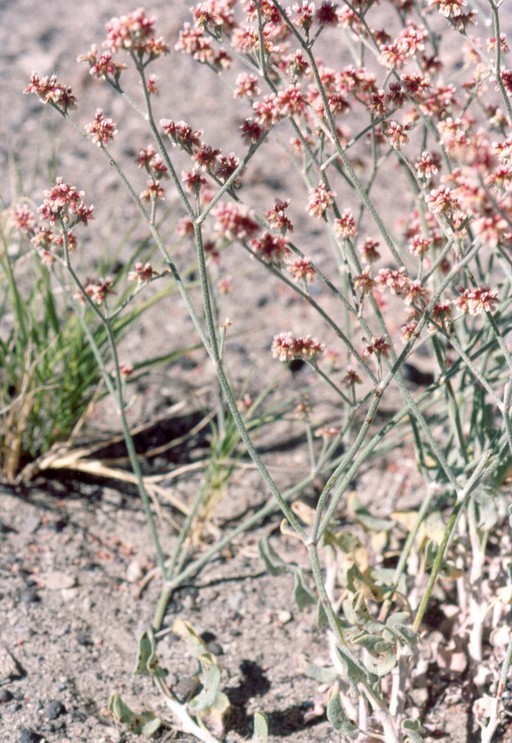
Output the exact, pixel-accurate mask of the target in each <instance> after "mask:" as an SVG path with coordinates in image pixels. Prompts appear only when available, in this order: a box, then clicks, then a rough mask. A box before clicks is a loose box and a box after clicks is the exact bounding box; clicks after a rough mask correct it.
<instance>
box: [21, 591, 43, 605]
mask: <svg viewBox="0 0 512 743" xmlns="http://www.w3.org/2000/svg"><path fill="white" fill-rule="evenodd" d="M20 599H21V601H23V603H24V604H37V603H38V602H39V601H41V598H40V597H39V594H38V593H37V591H36V590H35V589H34V588H27V589H26V590H25V591H22V592H21V593H20Z"/></svg>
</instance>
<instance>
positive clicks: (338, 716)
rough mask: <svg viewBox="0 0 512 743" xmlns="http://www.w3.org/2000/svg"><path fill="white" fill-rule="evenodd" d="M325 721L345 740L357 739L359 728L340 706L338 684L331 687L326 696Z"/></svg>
mask: <svg viewBox="0 0 512 743" xmlns="http://www.w3.org/2000/svg"><path fill="white" fill-rule="evenodd" d="M327 719H328V720H329V722H330V723H331V725H332V726H333V728H334V729H335V730H337V731H338V732H339V733H341V734H342V735H345V736H346V737H347V738H357V736H358V735H359V728H358V727H357V726H356V725H354V723H353V722H351V721H350V720H349V718H348V717H347V715H346V714H345V711H344V709H343V707H342V706H341V701H340V687H339V686H338V684H334V686H331V688H330V689H329V692H328V694H327Z"/></svg>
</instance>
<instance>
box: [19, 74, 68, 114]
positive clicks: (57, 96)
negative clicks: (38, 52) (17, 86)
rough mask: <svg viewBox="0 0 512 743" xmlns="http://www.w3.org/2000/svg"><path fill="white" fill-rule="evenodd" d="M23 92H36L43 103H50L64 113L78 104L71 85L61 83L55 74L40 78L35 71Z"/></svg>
mask: <svg viewBox="0 0 512 743" xmlns="http://www.w3.org/2000/svg"><path fill="white" fill-rule="evenodd" d="M23 92H24V93H35V95H37V97H38V98H39V99H40V100H41V101H42V102H43V103H50V104H51V105H52V106H54V107H55V108H57V109H58V110H59V111H61V112H62V113H64V114H66V113H67V112H68V111H69V110H70V109H71V108H74V107H75V106H76V98H75V96H74V95H73V93H72V91H71V88H70V87H69V85H65V84H64V83H59V81H58V80H57V77H56V76H55V75H51V76H50V77H41V78H40V77H39V75H36V74H35V73H33V74H32V76H31V78H30V82H29V84H28V85H27V87H26V88H25V90H24V91H23Z"/></svg>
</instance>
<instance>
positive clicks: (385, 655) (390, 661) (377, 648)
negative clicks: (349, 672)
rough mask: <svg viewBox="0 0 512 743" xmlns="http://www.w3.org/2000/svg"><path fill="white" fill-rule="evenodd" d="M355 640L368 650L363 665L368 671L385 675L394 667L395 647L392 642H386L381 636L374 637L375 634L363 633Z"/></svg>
mask: <svg viewBox="0 0 512 743" xmlns="http://www.w3.org/2000/svg"><path fill="white" fill-rule="evenodd" d="M356 642H357V644H358V645H361V646H362V647H363V648H364V649H365V650H367V651H368V656H367V657H366V659H365V665H366V668H367V669H368V670H369V671H370V673H375V674H376V675H377V676H385V675H386V674H387V673H389V672H390V671H391V670H392V669H393V668H394V667H395V665H396V649H395V645H394V643H391V642H387V641H386V640H383V639H382V637H376V636H375V635H363V636H362V637H360V638H358V640H356Z"/></svg>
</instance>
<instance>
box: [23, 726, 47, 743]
mask: <svg viewBox="0 0 512 743" xmlns="http://www.w3.org/2000/svg"><path fill="white" fill-rule="evenodd" d="M42 740H43V738H42V736H41V735H39V733H36V732H35V730H31V729H30V728H21V731H20V738H19V743H40V741H42Z"/></svg>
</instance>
